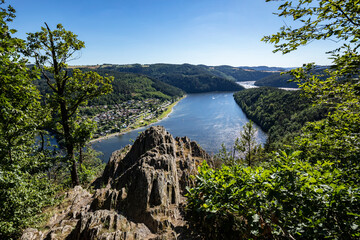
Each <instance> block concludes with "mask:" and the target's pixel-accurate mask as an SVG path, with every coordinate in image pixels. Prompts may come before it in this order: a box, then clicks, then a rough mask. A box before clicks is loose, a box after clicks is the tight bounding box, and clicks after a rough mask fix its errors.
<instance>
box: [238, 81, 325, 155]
mask: <svg viewBox="0 0 360 240" xmlns="http://www.w3.org/2000/svg"><path fill="white" fill-rule="evenodd" d="M301 93H302V92H301V91H286V90H282V89H276V88H269V87H261V88H252V89H246V90H243V91H240V92H237V93H235V94H234V98H235V101H236V102H237V104H239V106H240V107H241V109H242V110H243V111H244V112H245V114H246V116H247V117H248V118H249V119H251V120H252V121H254V122H255V123H256V124H257V125H259V126H260V127H261V128H262V129H263V130H264V131H265V132H266V133H267V134H268V139H267V147H271V148H274V147H276V146H279V145H281V144H282V143H284V144H291V141H292V139H291V138H292V137H294V136H296V135H299V134H300V133H299V131H300V129H301V128H302V127H303V126H304V125H305V123H306V122H313V121H318V120H320V119H323V118H325V117H326V115H327V112H328V108H327V107H325V106H321V105H316V106H313V105H312V103H311V101H310V100H309V99H307V98H305V97H301Z"/></svg>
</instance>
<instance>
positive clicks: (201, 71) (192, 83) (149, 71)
mask: <svg viewBox="0 0 360 240" xmlns="http://www.w3.org/2000/svg"><path fill="white" fill-rule="evenodd" d="M100 69H108V70H113V71H118V72H124V73H137V74H143V75H146V76H148V77H150V78H153V79H156V80H159V81H162V82H164V83H167V84H170V85H172V86H175V87H178V88H180V89H182V90H183V91H185V92H187V93H200V92H211V91H238V90H241V89H242V87H241V86H239V85H238V84H236V83H235V82H234V81H231V80H229V79H227V78H224V77H220V76H218V75H215V74H212V73H211V72H209V71H208V70H207V69H206V68H203V67H199V66H195V65H190V64H182V65H175V64H151V65H140V64H133V65H102V66H101V67H100Z"/></svg>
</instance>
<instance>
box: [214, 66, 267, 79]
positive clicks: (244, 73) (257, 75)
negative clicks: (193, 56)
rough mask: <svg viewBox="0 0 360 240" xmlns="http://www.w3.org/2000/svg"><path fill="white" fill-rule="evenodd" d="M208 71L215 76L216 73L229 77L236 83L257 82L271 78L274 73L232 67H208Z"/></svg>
mask: <svg viewBox="0 0 360 240" xmlns="http://www.w3.org/2000/svg"><path fill="white" fill-rule="evenodd" d="M208 69H209V71H211V72H213V73H214V74H216V73H217V72H219V73H221V74H224V75H225V76H230V77H231V78H233V79H234V80H235V81H237V82H242V81H257V80H259V79H262V78H264V77H267V76H271V75H273V74H274V73H273V72H269V71H258V70H254V69H243V68H241V67H232V66H225V65H224V66H215V67H208Z"/></svg>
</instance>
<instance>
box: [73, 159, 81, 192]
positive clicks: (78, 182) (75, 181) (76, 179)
mask: <svg viewBox="0 0 360 240" xmlns="http://www.w3.org/2000/svg"><path fill="white" fill-rule="evenodd" d="M72 158H73V159H72V165H71V182H72V185H73V187H75V186H77V185H80V181H79V175H78V172H77V167H76V160H75V156H72Z"/></svg>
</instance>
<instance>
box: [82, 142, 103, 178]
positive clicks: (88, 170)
mask: <svg viewBox="0 0 360 240" xmlns="http://www.w3.org/2000/svg"><path fill="white" fill-rule="evenodd" d="M100 154H101V153H100V152H96V151H95V150H94V149H92V148H91V147H87V148H86V151H85V153H84V154H83V156H81V157H82V163H81V165H80V170H79V180H80V183H81V184H83V185H87V184H89V183H91V182H92V181H93V180H94V179H95V178H96V177H99V176H100V175H101V173H102V172H103V170H104V168H105V163H103V162H102V160H101V159H100V158H98V156H99V155H100Z"/></svg>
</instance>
